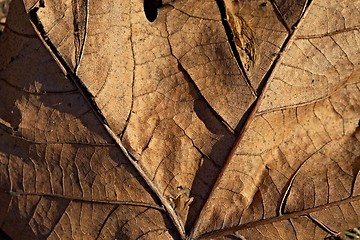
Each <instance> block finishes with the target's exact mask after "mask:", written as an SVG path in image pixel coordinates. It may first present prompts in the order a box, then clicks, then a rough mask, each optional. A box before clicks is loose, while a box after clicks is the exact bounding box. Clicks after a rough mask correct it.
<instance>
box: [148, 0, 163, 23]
mask: <svg viewBox="0 0 360 240" xmlns="http://www.w3.org/2000/svg"><path fill="white" fill-rule="evenodd" d="M160 5H161V0H144V12H145V16H146V18H147V20H149V21H150V22H153V21H155V19H156V18H157V15H158V7H160Z"/></svg>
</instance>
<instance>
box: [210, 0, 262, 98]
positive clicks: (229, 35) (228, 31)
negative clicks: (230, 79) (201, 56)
mask: <svg viewBox="0 0 360 240" xmlns="http://www.w3.org/2000/svg"><path fill="white" fill-rule="evenodd" d="M216 3H217V5H218V7H219V11H220V15H221V22H222V24H223V26H224V29H225V33H226V36H227V38H228V43H229V45H230V48H231V51H232V53H233V55H234V57H235V59H236V62H237V63H238V66H239V67H240V69H241V71H242V73H243V76H244V78H245V81H246V83H247V84H248V86H249V87H250V88H251V91H252V92H253V93H254V92H255V90H254V88H253V86H252V85H251V82H250V80H249V78H248V76H247V74H246V72H247V71H246V69H245V66H244V64H243V63H242V61H241V58H240V54H239V52H238V50H237V48H236V44H235V41H234V33H233V31H232V29H231V27H230V24H229V22H228V21H227V16H226V7H225V3H224V1H223V0H217V1H216Z"/></svg>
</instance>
